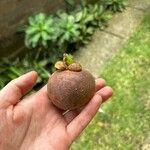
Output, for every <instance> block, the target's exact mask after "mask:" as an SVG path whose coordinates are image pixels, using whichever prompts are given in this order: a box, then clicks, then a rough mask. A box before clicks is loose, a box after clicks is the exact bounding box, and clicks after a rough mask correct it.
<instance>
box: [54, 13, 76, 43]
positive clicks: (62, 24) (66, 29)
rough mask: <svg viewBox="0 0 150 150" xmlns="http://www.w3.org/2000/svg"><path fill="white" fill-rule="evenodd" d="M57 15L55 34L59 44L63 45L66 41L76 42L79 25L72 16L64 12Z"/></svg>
mask: <svg viewBox="0 0 150 150" xmlns="http://www.w3.org/2000/svg"><path fill="white" fill-rule="evenodd" d="M59 17H60V19H59V21H58V23H59V24H58V35H57V36H58V39H59V45H63V44H65V43H66V42H70V43H71V42H76V41H77V40H78V36H79V31H78V29H79V25H78V24H77V23H76V22H75V18H74V16H73V15H67V14H66V13H64V14H61V15H59Z"/></svg>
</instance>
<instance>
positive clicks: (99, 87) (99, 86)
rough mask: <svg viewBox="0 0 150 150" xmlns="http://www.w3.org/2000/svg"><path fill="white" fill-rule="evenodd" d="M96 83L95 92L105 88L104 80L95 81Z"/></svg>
mask: <svg viewBox="0 0 150 150" xmlns="http://www.w3.org/2000/svg"><path fill="white" fill-rule="evenodd" d="M95 83H96V91H98V90H100V89H101V88H103V87H104V86H106V81H105V80H104V79H101V78H100V79H96V80H95Z"/></svg>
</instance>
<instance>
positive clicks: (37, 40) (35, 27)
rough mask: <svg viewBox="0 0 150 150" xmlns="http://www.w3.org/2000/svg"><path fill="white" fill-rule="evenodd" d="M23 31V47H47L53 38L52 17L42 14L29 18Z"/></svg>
mask: <svg viewBox="0 0 150 150" xmlns="http://www.w3.org/2000/svg"><path fill="white" fill-rule="evenodd" d="M28 23H29V25H28V26H27V27H26V29H25V45H26V46H27V47H29V48H35V47H37V46H43V47H44V48H47V47H48V42H49V41H50V40H53V39H54V38H55V26H54V21H53V17H52V16H47V15H46V14H44V13H39V14H36V15H35V16H32V17H29V19H28Z"/></svg>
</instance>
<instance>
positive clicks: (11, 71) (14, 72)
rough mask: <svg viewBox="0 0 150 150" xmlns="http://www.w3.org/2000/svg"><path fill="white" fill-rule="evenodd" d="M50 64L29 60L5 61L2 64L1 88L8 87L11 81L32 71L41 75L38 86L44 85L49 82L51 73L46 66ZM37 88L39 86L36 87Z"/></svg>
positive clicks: (44, 61)
mask: <svg viewBox="0 0 150 150" xmlns="http://www.w3.org/2000/svg"><path fill="white" fill-rule="evenodd" d="M47 64H48V62H47V60H41V61H38V62H37V61H36V60H33V61H31V60H30V61H29V60H28V59H27V58H24V59H22V60H20V59H16V60H13V61H12V60H8V59H3V61H2V64H1V66H0V67H1V68H2V69H1V71H0V81H1V82H0V88H2V87H3V86H4V85H6V84H7V83H8V82H9V81H11V80H13V79H15V78H17V77H19V76H21V75H22V74H24V73H26V72H28V71H30V70H36V71H37V72H38V74H39V77H38V81H37V84H43V83H45V82H46V81H47V79H48V77H49V75H50V73H49V72H48V71H47V70H48V69H46V65H47ZM35 88H37V86H36V87H35Z"/></svg>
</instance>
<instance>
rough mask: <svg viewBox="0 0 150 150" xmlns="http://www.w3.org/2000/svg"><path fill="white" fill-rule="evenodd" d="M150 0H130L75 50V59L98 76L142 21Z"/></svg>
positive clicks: (149, 6)
mask: <svg viewBox="0 0 150 150" xmlns="http://www.w3.org/2000/svg"><path fill="white" fill-rule="evenodd" d="M149 8H150V0H132V2H130V3H129V6H128V7H127V8H126V10H125V11H124V12H123V13H117V14H115V16H114V17H113V18H112V19H111V20H110V21H109V26H108V28H106V29H105V30H104V31H97V32H95V34H94V36H93V40H92V41H91V42H90V43H89V44H88V45H87V46H86V47H84V48H81V49H80V50H79V51H77V52H75V54H74V56H75V60H76V61H78V62H80V63H81V64H82V65H83V66H84V67H85V68H87V69H89V70H90V71H91V72H92V73H93V75H94V76H95V77H99V76H100V73H101V71H102V70H103V68H104V66H105V64H106V62H107V61H108V60H109V59H110V58H112V57H113V56H115V54H116V52H117V51H118V50H119V49H120V48H121V47H122V45H123V44H124V42H125V41H126V40H127V39H128V38H129V37H130V35H131V34H132V33H133V31H134V30H135V29H136V27H137V26H138V25H139V24H140V22H141V21H142V19H143V17H144V14H145V11H146V10H147V9H149Z"/></svg>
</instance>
